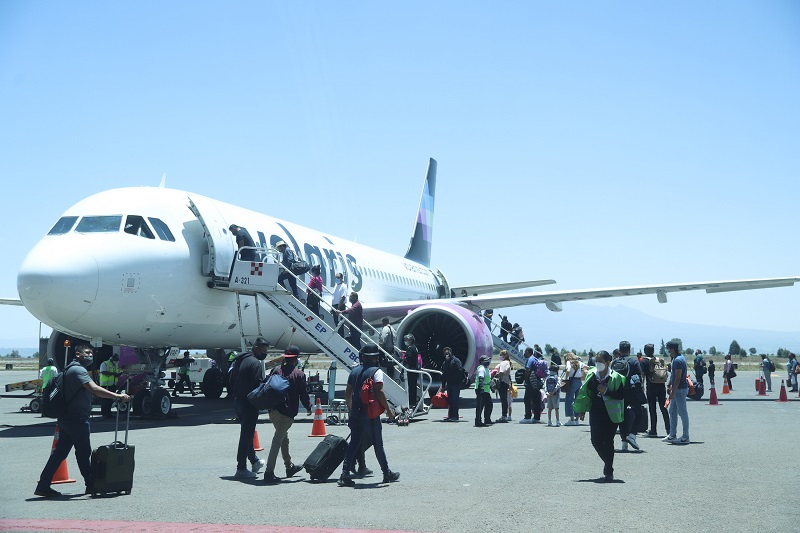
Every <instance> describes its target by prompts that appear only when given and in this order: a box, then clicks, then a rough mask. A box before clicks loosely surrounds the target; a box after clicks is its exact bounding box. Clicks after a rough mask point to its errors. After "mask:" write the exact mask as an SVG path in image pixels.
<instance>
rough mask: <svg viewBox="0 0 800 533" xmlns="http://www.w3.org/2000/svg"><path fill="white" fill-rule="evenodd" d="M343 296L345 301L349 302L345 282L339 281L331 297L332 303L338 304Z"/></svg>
mask: <svg viewBox="0 0 800 533" xmlns="http://www.w3.org/2000/svg"><path fill="white" fill-rule="evenodd" d="M342 298H344V299H345V303H346V302H347V288H346V287H345V286H344V282H342V283H337V284H335V285H334V286H333V296H332V297H331V305H336V304H338V303H339V302H341V301H342Z"/></svg>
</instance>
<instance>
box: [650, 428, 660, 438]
mask: <svg viewBox="0 0 800 533" xmlns="http://www.w3.org/2000/svg"><path fill="white" fill-rule="evenodd" d="M647 436H648V437H658V433H657V432H656V430H655V429H651V430H650V431H648V432H647Z"/></svg>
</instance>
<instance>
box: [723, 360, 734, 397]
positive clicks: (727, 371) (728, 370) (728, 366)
mask: <svg viewBox="0 0 800 533" xmlns="http://www.w3.org/2000/svg"><path fill="white" fill-rule="evenodd" d="M722 377H723V378H725V379H727V380H728V389H729V390H733V378H735V377H736V370H735V369H734V368H733V361H731V355H730V354H728V355H726V356H725V366H724V367H723V371H722Z"/></svg>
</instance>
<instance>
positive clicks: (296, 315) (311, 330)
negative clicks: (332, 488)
mask: <svg viewBox="0 0 800 533" xmlns="http://www.w3.org/2000/svg"><path fill="white" fill-rule="evenodd" d="M257 256H258V257H263V258H264V261H242V260H240V259H239V258H238V256H237V258H236V260H235V261H234V266H233V269H232V273H231V277H230V279H229V280H226V281H224V282H221V281H220V280H215V279H212V281H211V282H209V283H210V284H211V285H212V286H213V288H214V289H218V290H224V291H230V292H234V293H235V294H236V304H237V310H238V323H239V329H240V334H241V337H242V350H243V351H244V350H245V349H246V348H247V346H246V345H247V342H248V340H249V341H250V342H252V341H253V340H255V338H256V337H257V336H259V335H260V334H261V331H260V320H257V323H258V324H259V331H256V332H245V331H244V327H243V324H242V297H248V298H249V297H252V298H253V299H254V303H255V306H256V307H255V308H256V315H257V316H258V315H259V306H260V305H262V304H267V305H270V306H272V307H273V308H275V309H276V310H278V311H279V312H280V313H281V314H282V315H284V316H285V317H286V318H287V319H288V320H289V321H290V322H291V323H292V325H293V326H294V327H295V328H297V329H299V330H300V331H302V332H303V333H305V334H306V335H307V336H308V337H309V339H311V341H312V342H313V343H314V344H316V345H317V346H318V347H319V349H320V350H321V351H322V352H323V353H325V355H327V356H328V357H330V358H331V359H333V360H334V361H337V362H338V363H339V364H340V365H342V368H344V369H346V370H347V371H348V372H349V371H350V370H351V369H353V368H354V367H355V366H357V365H358V350H357V349H356V348H355V347H353V346H352V345H350V343H348V342H347V340H345V339H344V338H343V337H341V336H340V335H339V334H338V333H337V329H336V328H335V327H333V326H331V325H330V324H328V323H327V322H325V321H324V320H323V319H322V318H320V317H318V316H317V315H316V314H314V313H313V312H311V310H310V309H308V307H306V306H305V304H304V303H303V302H302V301H300V300H298V299H297V298H295V297H294V296H293V295H292V294H291V293H290V292H289V291H287V290H286V289H285V288H284V287H283V286H281V285H279V284H278V274H279V272H280V269H281V265H280V264H279V263H278V262H277V250H274V249H266V250H265V249H263V248H259V252H258V253H257ZM290 275H293V276H294V274H292V273H291V272H290ZM295 278H296V279H297V284H298V287H299V288H300V290H303V289H305V288H307V287H308V286H307V285H306V284H305V283H304V282H303V280H302V279H301V277H299V276H295ZM320 307H321V308H323V309H324V310H325V311H327V312H328V313H331V314H332V313H333V309H332V308H331V307H330V305H329V304H328V303H327V302H326V301H325V300H324V299H321V301H320ZM341 319H342V321H343V322H344V323H345V324H346V326H347V327H348V328H349V329H350V330H351V331H356V332H358V333H359V334H360V335H361V337H362V339H365V338H366V339H369V342H373V341H372V340H371V339H370V337H369V336H368V335H366V334H365V333H364V332H363V331H361V330H359V329H358V328H356V327H355V325H354V324H353V323H352V322H350V321H349V320H348V319H347V317H346V316H344V315H342V316H341ZM340 324H341V322H340ZM379 348H380V347H379ZM380 350H381V352H382V353H383V355H384V357H385V358H386V360H387V361H389V362H390V363H391V364H393V365H394V366H395V367H396V368H397V369H399V370H400V380H399V381H395V380H394V379H392V378H390V377H389V376H388V375H385V374H384V383H383V390H384V393H385V394H386V398H387V400H388V402H389V405H390V406H391V407H392V410H393V411H394V412H395V413H396V414H401V413H402V412H403V411H404V410H406V409H407V410H408V411H409V415H410V416H418V415H422V414H427V412H428V409H429V407H428V406H427V405H426V404H425V402H424V399H425V395H424V394H418V395H417V397H418V398H419V400H418V401H417V403H416V404H415V405H413V406H409V404H408V402H409V394H408V390H407V381H406V380H405V376H406V375H407V374H409V373H416V374H418V375H419V376H420V378H419V379H418V381H419V384H418V386H420V388H421V390H422V392H423V393H424V392H425V391H427V390H428V388H429V387H430V384H431V383H432V381H433V378H432V376H431V373H438V372H437V371H435V370H430V369H423V370H412V369H408V368H405V367H404V366H403V365H402V363H401V362H400V361H398V360H397V359H396V358H395V355H396V354H390V353H388V352H387V351H385V350H383V348H380Z"/></svg>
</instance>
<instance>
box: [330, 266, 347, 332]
mask: <svg viewBox="0 0 800 533" xmlns="http://www.w3.org/2000/svg"><path fill="white" fill-rule="evenodd" d="M343 280H344V278H343V276H342V273H341V272H337V273H336V283H335V285H334V287H333V295H332V296H331V307H332V308H333V310H334V313H333V325H334V326H337V325H339V322H340V321H341V320H342V317H341V316H339V313H336V311H344V310H345V308H346V307H347V303H346V302H347V287H345V285H344V281H343ZM337 333H339V336H340V337H344V324H342V325H341V326H339V329H338V330H337Z"/></svg>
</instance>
